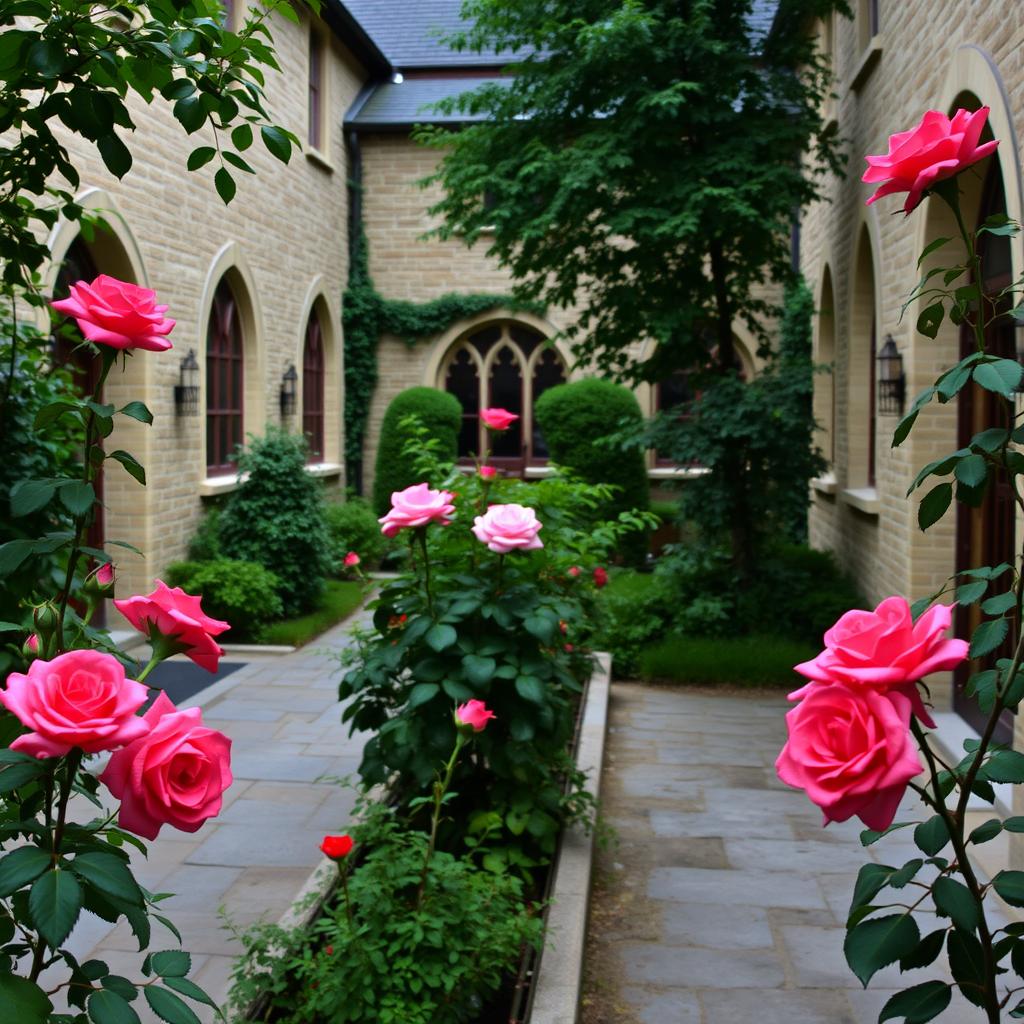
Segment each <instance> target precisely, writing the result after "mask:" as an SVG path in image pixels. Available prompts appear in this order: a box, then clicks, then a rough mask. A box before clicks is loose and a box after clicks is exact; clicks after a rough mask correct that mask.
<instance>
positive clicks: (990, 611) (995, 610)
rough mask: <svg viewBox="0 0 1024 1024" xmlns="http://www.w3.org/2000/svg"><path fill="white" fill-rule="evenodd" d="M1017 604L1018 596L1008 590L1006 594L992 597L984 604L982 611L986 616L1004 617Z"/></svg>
mask: <svg viewBox="0 0 1024 1024" xmlns="http://www.w3.org/2000/svg"><path fill="white" fill-rule="evenodd" d="M1016 604H1017V595H1016V594H1015V593H1014V592H1013V591H1012V590H1008V591H1006V593H1004V594H996V596H995V597H990V598H989V599H988V600H987V601H985V602H983V603H982V606H981V610H982V611H983V612H984V613H985V614H986V615H1002V614H1004V613H1005V612H1008V611H1009V610H1010V609H1011V608H1013V607H1014V606H1015V605H1016Z"/></svg>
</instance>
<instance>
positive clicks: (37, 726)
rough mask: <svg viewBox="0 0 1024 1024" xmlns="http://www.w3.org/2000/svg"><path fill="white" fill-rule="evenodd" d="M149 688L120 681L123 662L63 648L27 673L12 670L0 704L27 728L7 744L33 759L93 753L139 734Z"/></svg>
mask: <svg viewBox="0 0 1024 1024" xmlns="http://www.w3.org/2000/svg"><path fill="white" fill-rule="evenodd" d="M148 694H149V688H148V687H147V686H145V685H144V684H143V683H137V682H136V681H135V680H134V679H126V678H125V674H124V666H123V665H122V664H121V662H119V661H118V660H117V658H115V657H114V656H113V655H112V654H106V653H105V652H103V651H68V652H67V654H60V655H58V656H57V657H56V658H54V659H53V660H52V661H42V660H40V659H37V660H36V661H33V662H32V664H31V665H30V666H29V669H28V672H27V673H25V674H22V673H20V672H12V673H11V674H10V675H9V676H8V677H7V689H6V690H0V704H2V705H3V706H4V707H5V708H7V710H8V711H10V712H11V714H12V715H14V717H15V718H17V719H18V721H19V722H21V724H22V725H25V726H28V728H29V729H31V730H32V732H30V733H26V734H25V735H24V736H19V737H18V738H17V739H16V740H14V742H13V743H11V750H20V751H22V752H23V753H26V754H32V755H33V756H35V757H62V756H63V755H64V754H66V753H68V751H70V750H71V749H72V748H73V747H78V748H79V749H80V750H84V751H85V752H86V753H87V754H95V753H96V752H97V751H100V750H113V749H114V748H115V747H122V746H124V745H125V744H126V743H131V742H132V741H133V740H136V739H138V738H139V737H140V736H144V735H145V734H146V733H148V732H149V726H148V725H147V724H146V723H145V721H144V720H143V719H141V718H139V716H138V715H136V713H135V712H136V711H138V710H139V708H140V707H142V705H143V704H145V703H146V697H147V696H148Z"/></svg>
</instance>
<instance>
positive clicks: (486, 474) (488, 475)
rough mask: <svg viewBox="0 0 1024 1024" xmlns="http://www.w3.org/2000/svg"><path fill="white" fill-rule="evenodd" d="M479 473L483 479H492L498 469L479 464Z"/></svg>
mask: <svg viewBox="0 0 1024 1024" xmlns="http://www.w3.org/2000/svg"><path fill="white" fill-rule="evenodd" d="M480 475H481V476H482V477H483V478H484V479H485V480H493V479H494V478H495V477H496V476H497V475H498V471H497V470H496V469H495V468H494V467H493V466H481V467H480Z"/></svg>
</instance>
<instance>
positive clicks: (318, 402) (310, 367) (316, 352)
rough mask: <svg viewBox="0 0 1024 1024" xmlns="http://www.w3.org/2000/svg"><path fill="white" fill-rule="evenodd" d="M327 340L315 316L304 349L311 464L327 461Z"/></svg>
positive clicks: (304, 415)
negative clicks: (325, 421) (325, 404)
mask: <svg viewBox="0 0 1024 1024" xmlns="http://www.w3.org/2000/svg"><path fill="white" fill-rule="evenodd" d="M324 383H325V371H324V338H323V330H322V329H321V327H320V320H319V318H318V317H317V316H316V314H315V313H314V314H313V315H312V316H311V317H310V318H309V323H307V324H306V340H305V343H304V344H303V346H302V432H303V433H304V434H305V435H306V438H307V440H308V441H309V461H310V462H322V461H323V458H324Z"/></svg>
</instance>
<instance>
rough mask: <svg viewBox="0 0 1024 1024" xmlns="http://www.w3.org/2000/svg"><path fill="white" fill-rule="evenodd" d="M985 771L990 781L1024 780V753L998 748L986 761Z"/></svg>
mask: <svg viewBox="0 0 1024 1024" xmlns="http://www.w3.org/2000/svg"><path fill="white" fill-rule="evenodd" d="M984 773H985V778H987V779H988V780H989V781H990V782H1024V754H1022V753H1020V751H1017V750H997V751H996V752H995V753H994V754H993V755H992V756H991V757H990V758H989V759H988V760H987V761H986V762H985V767H984Z"/></svg>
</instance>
